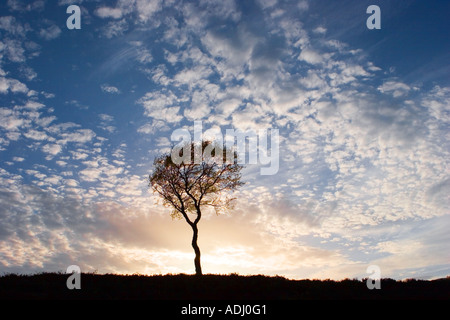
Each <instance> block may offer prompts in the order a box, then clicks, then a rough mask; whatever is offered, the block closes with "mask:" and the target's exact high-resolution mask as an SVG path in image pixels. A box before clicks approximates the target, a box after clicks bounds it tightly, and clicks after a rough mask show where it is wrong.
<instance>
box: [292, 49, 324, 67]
mask: <svg viewBox="0 0 450 320" xmlns="http://www.w3.org/2000/svg"><path fill="white" fill-rule="evenodd" d="M298 59H299V60H303V61H306V62H308V63H310V64H319V63H322V62H323V59H322V56H321V55H320V54H319V53H318V52H317V51H315V50H314V49H310V48H305V49H303V50H302V51H301V52H300V55H299V56H298Z"/></svg>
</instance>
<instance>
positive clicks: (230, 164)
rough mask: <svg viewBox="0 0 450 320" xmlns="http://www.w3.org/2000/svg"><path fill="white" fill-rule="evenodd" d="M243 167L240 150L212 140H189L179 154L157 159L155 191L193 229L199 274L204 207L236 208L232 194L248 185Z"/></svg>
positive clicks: (222, 209)
mask: <svg viewBox="0 0 450 320" xmlns="http://www.w3.org/2000/svg"><path fill="white" fill-rule="evenodd" d="M180 152H181V157H180ZM189 155H190V157H189ZM180 158H181V159H182V161H179V159H180ZM242 168H243V166H242V165H240V164H238V157H237V154H236V152H232V151H231V150H226V149H225V148H224V147H223V146H220V145H218V144H214V143H213V142H210V141H203V142H202V143H201V145H200V143H198V144H196V143H185V144H184V145H183V148H182V149H179V150H177V151H176V152H175V153H174V152H171V153H166V154H162V155H160V156H158V157H156V158H155V160H154V171H153V174H152V175H150V185H151V187H152V189H153V191H154V192H156V193H158V194H159V195H160V196H161V198H162V199H163V204H164V205H165V206H167V207H170V208H172V209H173V211H172V214H171V216H172V218H180V219H181V218H184V219H185V220H186V222H187V223H188V224H189V225H190V226H191V228H192V231H193V237H192V247H193V248H194V251H195V259H194V264H195V273H196V275H202V268H201V263H200V248H199V247H198V244H197V239H198V227H197V225H198V223H199V221H200V219H201V217H202V209H203V208H205V207H212V208H214V210H215V212H216V213H217V214H220V213H221V212H224V211H227V210H229V209H231V208H232V207H233V200H234V199H235V198H233V197H232V196H231V193H232V192H233V191H234V190H236V189H237V188H238V187H240V186H241V185H243V184H244V183H243V182H241V173H240V172H241V169H242Z"/></svg>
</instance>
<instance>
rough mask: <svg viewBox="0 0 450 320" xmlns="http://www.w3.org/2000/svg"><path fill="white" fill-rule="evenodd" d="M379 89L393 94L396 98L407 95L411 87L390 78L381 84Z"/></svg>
mask: <svg viewBox="0 0 450 320" xmlns="http://www.w3.org/2000/svg"><path fill="white" fill-rule="evenodd" d="M378 90H379V91H380V92H382V93H388V94H391V95H392V96H393V97H394V98H399V97H403V96H405V95H407V94H408V92H409V91H410V90H411V88H410V87H409V86H408V85H407V84H405V83H403V82H400V81H395V80H390V81H386V82H384V83H383V84H382V85H381V86H379V87H378Z"/></svg>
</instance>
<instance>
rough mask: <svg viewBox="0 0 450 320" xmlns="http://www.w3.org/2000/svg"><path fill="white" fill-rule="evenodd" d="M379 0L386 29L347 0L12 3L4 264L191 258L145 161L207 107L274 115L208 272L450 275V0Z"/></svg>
mask: <svg viewBox="0 0 450 320" xmlns="http://www.w3.org/2000/svg"><path fill="white" fill-rule="evenodd" d="M376 2H377V3H376V4H377V5H378V6H379V7H380V9H381V13H380V14H381V28H380V29H368V28H367V26H366V20H367V18H368V17H369V15H368V14H367V13H366V9H367V7H368V6H369V5H371V4H375V3H369V2H365V1H356V0H355V1H353V0H351V1H350V0H349V1H339V2H337V1H281V0H280V1H277V0H259V1H257V0H255V1H232V0H225V1H212V0H205V1H195V2H192V1H163V0H117V1H97V0H96V1H89V0H84V1H81V0H80V1H68V0H59V1H42V0H37V1H20V0H8V1H3V2H2V4H1V5H0V8H1V9H0V12H1V14H0V157H1V166H0V270H1V271H3V272H20V273H28V272H40V271H58V270H65V269H66V268H67V266H69V265H74V264H75V265H78V266H80V267H81V270H83V271H88V272H89V271H95V270H97V271H99V272H115V273H135V272H139V273H167V272H187V273H192V271H193V269H192V252H191V251H192V250H191V248H190V246H189V242H188V241H186V239H189V237H190V231H189V229H188V228H187V227H186V225H185V223H183V222H182V221H175V222H174V221H171V219H170V217H169V215H168V214H167V211H166V210H167V209H165V208H163V207H162V206H161V204H158V203H157V202H156V199H157V197H156V196H155V195H154V194H152V193H151V191H150V190H149V188H148V175H149V174H150V173H151V172H152V162H153V159H154V157H155V156H157V155H158V154H161V153H163V152H168V151H169V150H170V148H171V146H172V144H173V142H172V141H171V140H170V137H171V134H172V132H174V131H175V130H177V129H188V130H191V131H192V129H193V124H194V121H202V124H203V128H204V129H205V130H206V129H212V130H218V131H220V130H222V132H225V130H226V129H240V130H244V131H245V130H255V131H258V130H267V129H271V128H274V129H277V130H279V169H278V171H277V173H276V174H275V175H272V176H263V175H261V174H260V165H259V164H254V165H247V166H246V168H245V169H244V170H243V177H242V179H243V181H245V182H246V184H245V186H243V187H242V188H241V189H240V190H239V192H238V193H237V194H236V197H237V204H236V207H235V209H234V210H233V211H232V212H231V213H230V214H228V215H221V216H218V217H215V216H214V217H212V218H211V219H209V218H208V216H206V217H205V218H204V219H203V220H202V222H201V224H202V225H201V230H202V233H201V234H200V238H199V244H200V246H201V247H202V263H203V267H204V272H206V273H208V272H216V273H226V272H239V273H241V274H258V273H264V274H272V275H273V274H282V275H284V276H287V277H291V278H305V277H309V278H335V279H340V278H344V277H349V278H352V277H365V276H367V274H366V269H367V266H368V265H377V266H379V267H380V270H381V276H382V277H392V278H406V277H422V278H436V277H441V276H446V275H448V274H449V271H450V265H449V260H448V255H446V254H447V253H448V252H449V251H450V250H449V249H450V248H449V243H450V238H449V233H448V229H449V227H450V224H449V212H450V210H449V209H450V208H449V204H450V199H449V195H450V174H449V159H450V131H449V124H450V83H449V78H448V74H449V72H450V70H449V64H448V61H449V59H448V52H449V41H448V30H449V22H448V17H447V16H446V13H447V12H448V10H449V5H448V4H447V3H444V2H434V3H433V4H425V3H422V1H408V2H407V3H405V2H401V3H398V2H396V1H395V2H394V1H376ZM72 4H76V5H78V6H79V8H80V17H81V28H80V29H76V28H74V29H71V30H69V29H68V28H67V27H66V20H67V19H68V17H69V14H67V13H66V9H67V7H68V6H70V5H72ZM213 215H214V214H212V216H213Z"/></svg>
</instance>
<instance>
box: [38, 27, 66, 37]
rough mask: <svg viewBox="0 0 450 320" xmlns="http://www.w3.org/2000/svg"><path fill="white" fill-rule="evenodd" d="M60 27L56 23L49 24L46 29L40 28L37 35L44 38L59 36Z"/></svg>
mask: <svg viewBox="0 0 450 320" xmlns="http://www.w3.org/2000/svg"><path fill="white" fill-rule="evenodd" d="M60 34H61V29H60V28H59V27H58V26H57V25H51V26H50V27H48V28H46V29H41V31H40V32H39V35H40V36H41V37H42V38H44V39H45V40H53V39H56V38H58V37H59V35H60Z"/></svg>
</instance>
